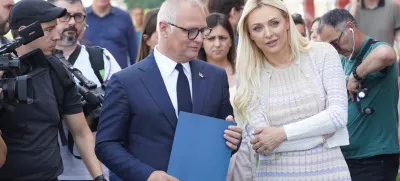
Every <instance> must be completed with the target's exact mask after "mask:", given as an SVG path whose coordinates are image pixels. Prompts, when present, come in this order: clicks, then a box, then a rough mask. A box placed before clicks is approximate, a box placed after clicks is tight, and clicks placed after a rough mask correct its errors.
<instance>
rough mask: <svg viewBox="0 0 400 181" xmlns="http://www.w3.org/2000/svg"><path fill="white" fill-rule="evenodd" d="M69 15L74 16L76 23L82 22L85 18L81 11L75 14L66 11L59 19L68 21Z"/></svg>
mask: <svg viewBox="0 0 400 181" xmlns="http://www.w3.org/2000/svg"><path fill="white" fill-rule="evenodd" d="M71 17H74V19H75V21H76V22H77V23H82V22H83V21H84V20H85V18H86V15H83V14H81V13H77V14H69V13H67V14H65V16H63V17H61V18H60V19H59V20H60V21H61V22H68V21H69V20H71Z"/></svg>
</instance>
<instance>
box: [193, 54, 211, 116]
mask: <svg viewBox="0 0 400 181" xmlns="http://www.w3.org/2000/svg"><path fill="white" fill-rule="evenodd" d="M205 65H206V63H205V62H203V61H200V60H192V61H190V68H191V69H192V70H191V72H192V92H193V95H192V97H193V113H195V114H201V111H202V109H203V104H204V101H205V96H206V93H207V89H206V81H207V75H206V74H204V72H202V70H203V68H204V66H205Z"/></svg>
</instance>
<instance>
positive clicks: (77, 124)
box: [64, 112, 103, 178]
mask: <svg viewBox="0 0 400 181" xmlns="http://www.w3.org/2000/svg"><path fill="white" fill-rule="evenodd" d="M64 120H65V122H66V123H67V125H68V128H69V130H70V132H71V134H72V137H73V138H74V141H75V143H76V145H77V147H78V151H79V153H80V155H81V157H82V160H83V162H84V163H85V165H86V167H87V169H88V170H89V172H90V175H91V176H92V177H93V178H96V177H97V176H100V175H102V174H103V170H102V168H101V163H100V161H99V160H98V159H97V157H96V154H95V152H94V144H95V141H94V137H93V133H92V132H91V131H90V129H89V126H88V125H87V123H86V119H85V117H84V115H83V113H82V112H81V113H78V114H72V115H64Z"/></svg>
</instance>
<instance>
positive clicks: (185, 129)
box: [167, 112, 236, 181]
mask: <svg viewBox="0 0 400 181" xmlns="http://www.w3.org/2000/svg"><path fill="white" fill-rule="evenodd" d="M229 125H236V123H234V122H231V121H225V120H221V119H217V118H212V117H207V116H202V115H197V114H192V113H186V112H180V113H179V118H178V125H177V127H176V131H175V138H174V142H173V145H172V151H171V156H170V160H169V165H168V171H167V173H168V174H169V175H172V176H174V177H176V178H177V179H179V181H225V180H226V176H227V173H228V167H229V160H230V157H231V150H230V149H229V147H228V146H227V145H226V139H225V138H224V131H225V130H226V129H227V128H228V126H229Z"/></svg>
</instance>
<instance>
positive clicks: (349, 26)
mask: <svg viewBox="0 0 400 181" xmlns="http://www.w3.org/2000/svg"><path fill="white" fill-rule="evenodd" d="M346 26H347V27H348V28H352V29H354V28H356V25H355V24H354V22H352V21H348V22H347V23H346Z"/></svg>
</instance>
